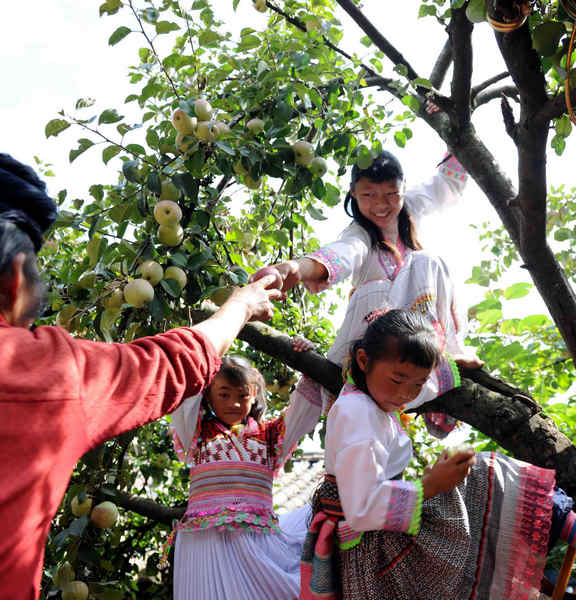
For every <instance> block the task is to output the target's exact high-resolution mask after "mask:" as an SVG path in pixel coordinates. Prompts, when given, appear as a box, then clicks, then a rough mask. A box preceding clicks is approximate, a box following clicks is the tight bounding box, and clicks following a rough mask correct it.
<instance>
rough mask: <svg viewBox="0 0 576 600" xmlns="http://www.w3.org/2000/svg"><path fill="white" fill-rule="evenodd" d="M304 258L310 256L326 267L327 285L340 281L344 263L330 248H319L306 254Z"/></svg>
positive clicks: (342, 276)
mask: <svg viewBox="0 0 576 600" xmlns="http://www.w3.org/2000/svg"><path fill="white" fill-rule="evenodd" d="M306 258H311V259H312V260H315V261H317V262H319V263H320V264H322V265H324V266H325V267H326V270H327V271H328V281H327V282H326V283H327V285H328V286H331V285H334V284H335V283H339V282H340V281H342V280H343V279H344V278H345V277H344V265H343V264H342V259H341V258H340V257H339V256H338V254H336V252H334V250H330V248H320V249H319V250H316V252H312V253H311V254H307V255H306Z"/></svg>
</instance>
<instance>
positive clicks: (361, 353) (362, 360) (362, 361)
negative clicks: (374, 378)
mask: <svg viewBox="0 0 576 600" xmlns="http://www.w3.org/2000/svg"><path fill="white" fill-rule="evenodd" d="M356 363H357V364H358V367H359V369H360V370H361V371H362V372H364V373H367V372H368V365H369V363H370V359H369V358H368V355H367V354H366V350H364V348H358V350H356Z"/></svg>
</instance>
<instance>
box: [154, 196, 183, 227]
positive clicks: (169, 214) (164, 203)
mask: <svg viewBox="0 0 576 600" xmlns="http://www.w3.org/2000/svg"><path fill="white" fill-rule="evenodd" d="M154 218H155V219H156V222H157V223H158V225H164V226H172V227H175V226H176V225H178V223H180V220H181V219H182V209H181V208H180V207H179V206H178V204H176V202H173V201H172V200H160V202H158V203H157V204H156V206H155V207H154Z"/></svg>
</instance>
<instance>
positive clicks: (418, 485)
mask: <svg viewBox="0 0 576 600" xmlns="http://www.w3.org/2000/svg"><path fill="white" fill-rule="evenodd" d="M412 483H413V485H414V488H415V490H416V502H415V506H414V511H413V512H412V520H411V521H410V528H409V529H408V535H416V534H417V533H418V532H419V531H420V524H421V522H422V502H423V501H424V487H423V486H422V482H421V481H419V480H418V481H413V482H412Z"/></svg>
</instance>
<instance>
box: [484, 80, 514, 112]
mask: <svg viewBox="0 0 576 600" xmlns="http://www.w3.org/2000/svg"><path fill="white" fill-rule="evenodd" d="M502 96H507V97H508V98H512V99H514V100H516V102H520V94H519V93H518V88H517V87H516V86H515V85H503V86H501V87H495V88H490V89H489V90H486V91H485V92H481V93H479V94H478V95H477V96H476V97H475V98H474V99H473V106H474V110H476V109H477V108H478V107H480V106H482V105H484V104H488V102H491V101H492V100H496V99H497V98H502Z"/></svg>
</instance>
